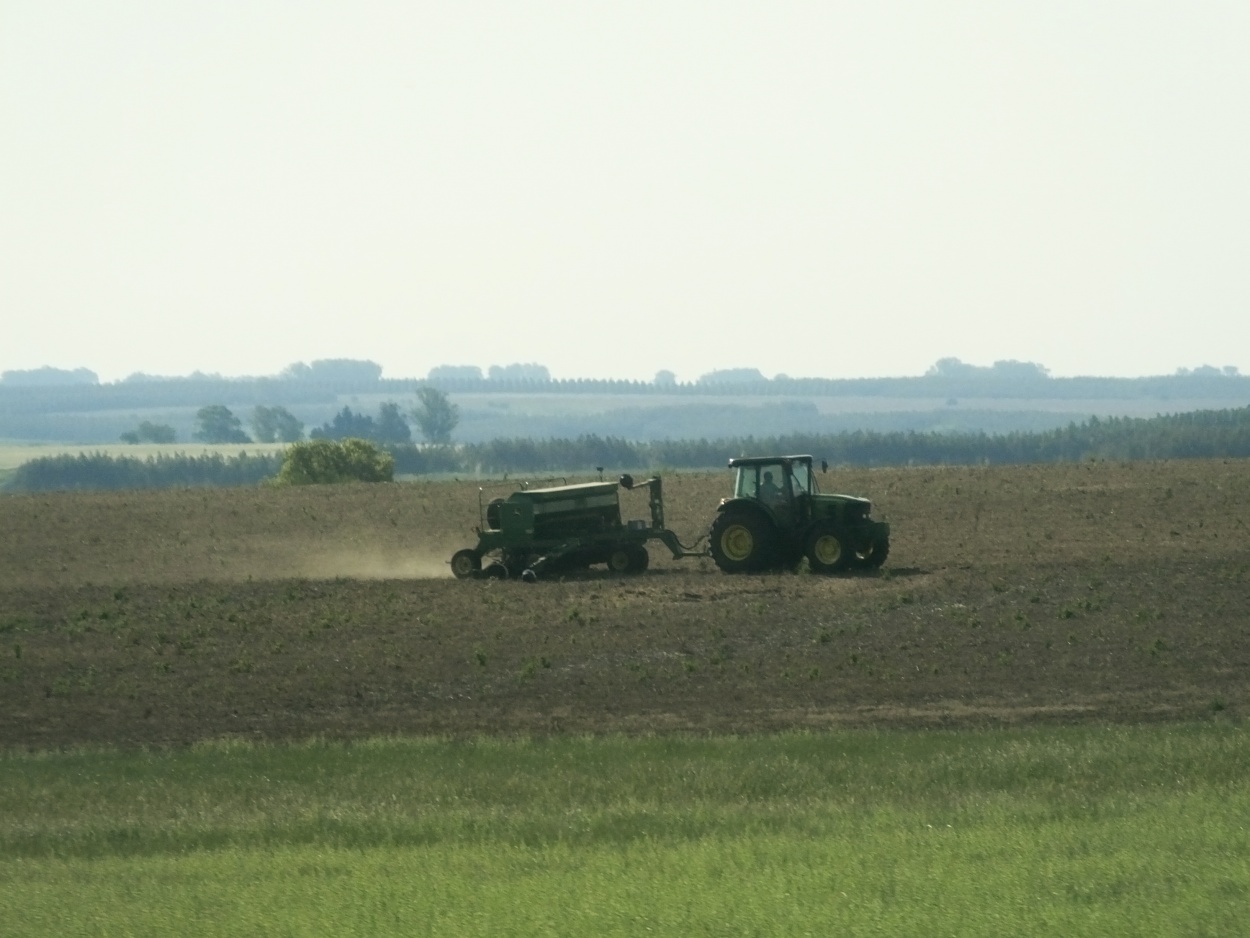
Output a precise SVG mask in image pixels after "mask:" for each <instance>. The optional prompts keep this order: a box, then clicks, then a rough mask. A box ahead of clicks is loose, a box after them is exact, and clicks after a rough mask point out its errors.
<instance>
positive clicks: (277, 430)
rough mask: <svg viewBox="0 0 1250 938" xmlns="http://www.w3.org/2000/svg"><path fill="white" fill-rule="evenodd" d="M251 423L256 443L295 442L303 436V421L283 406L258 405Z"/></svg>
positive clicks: (253, 412)
mask: <svg viewBox="0 0 1250 938" xmlns="http://www.w3.org/2000/svg"><path fill="white" fill-rule="evenodd" d="M251 424H252V434H253V435H254V436H255V437H256V442H257V443H295V442H297V441H299V440H302V439H303V438H304V424H303V422H302V421H300V420H299V419H298V418H297V417H296V416H295V415H294V414H293V413H291V412H290V411H289V410H287V409H286V408H285V407H264V406H260V405H258V406H257V407H256V409H255V410H253V411H252V419H251Z"/></svg>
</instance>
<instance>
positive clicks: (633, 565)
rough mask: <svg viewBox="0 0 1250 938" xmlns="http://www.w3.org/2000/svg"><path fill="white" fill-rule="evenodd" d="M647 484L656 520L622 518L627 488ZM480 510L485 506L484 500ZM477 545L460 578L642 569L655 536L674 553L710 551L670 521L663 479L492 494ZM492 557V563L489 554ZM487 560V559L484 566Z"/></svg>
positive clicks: (458, 571)
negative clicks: (689, 543) (689, 541)
mask: <svg viewBox="0 0 1250 938" xmlns="http://www.w3.org/2000/svg"><path fill="white" fill-rule="evenodd" d="M635 488H645V489H647V492H648V496H649V497H648V506H649V508H650V510H651V518H650V520H649V521H647V520H638V521H622V520H621V498H620V493H621V489H625V490H627V491H628V490H632V489H635ZM479 510H481V506H480V505H479ZM481 513H482V515H483V521H484V522H485V523H484V524H483V525H482V526H480V527H478V528H477V529H476V531H477V535H478V540H477V546H476V547H470V548H465V549H464V550H460V551H457V552H456V553H455V554H454V555H453V556H452V558H451V572H452V573H453V574H454V575H455V576H456V577H457V578H458V579H467V578H469V577H489V578H493V579H507V578H509V577H514V576H520V577H521V579H523V580H525V581H527V582H534V581H535V580H537V579H538V578H539V577H540V576H543V575H546V574H551V573H561V572H570V571H574V570H581V569H586V568H587V567H589V566H591V565H592V564H598V563H602V564H606V565H607V567H608V569H609V570H611V571H612V572H614V573H641V572H642V571H643V570H646V569H647V566H648V564H649V563H650V555H649V554H648V553H647V542H648V541H653V540H654V541H659V542H660V543H661V544H663V545H664V546H665V547H667V548H668V549H669V551H670V552H671V553H672V555H673V557H674V558H680V557H703V556H706V554H707V552H706V551H704V550H696V549H695V548H693V547H686V546H684V545H683V544H682V543H681V541H679V540H678V539H677V535H676V534H674V533H673V532H672V531H670V530H669V529H668V528H667V527H665V526H664V497H663V486H662V484H661V482H660V479H659V477H658V476H656V477H654V478H650V479H646V480H645V481H642V482H637V483H635V481H634V479H633V477H632V476H629V475H623V476H621V478H620V480H619V481H617V482H584V483H580V484H576V485H559V486H553V487H550V488H534V489H531V488H524V489H521V490H520V491H518V492H513V493H512V494H510V495H509V496H508V497H507V498H495V499H492V500H491V501H490V502H489V503H488V504H487V505H486V506H485V509H484V511H481ZM488 557H490V558H492V559H490V560H489V562H486V559H487V558H488ZM484 562H485V563H484Z"/></svg>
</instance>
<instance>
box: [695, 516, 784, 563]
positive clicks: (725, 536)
mask: <svg viewBox="0 0 1250 938" xmlns="http://www.w3.org/2000/svg"><path fill="white" fill-rule="evenodd" d="M711 551H712V559H713V560H715V561H716V566H718V567H720V568H721V569H722V570H723V571H725V572H726V573H747V572H749V571H752V570H763V569H765V568H766V567H768V566H770V565H772V564H773V563H774V562H775V560H776V557H775V551H774V549H773V531H772V527H771V525H770V524H769V523H768V522H767V521H766V520H765V519H764V518H762V517H760V516H759V515H757V514H754V513H750V512H728V513H726V514H723V515H720V516H719V517H718V518H717V519H716V520H715V521H713V522H712V535H711Z"/></svg>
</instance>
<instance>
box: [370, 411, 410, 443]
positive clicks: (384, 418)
mask: <svg viewBox="0 0 1250 938" xmlns="http://www.w3.org/2000/svg"><path fill="white" fill-rule="evenodd" d="M373 438H374V439H375V440H377V441H378V442H379V443H411V442H412V430H411V429H410V428H409V427H408V421H407V420H405V419H404V415H403V414H401V413H400V412H399V405H398V404H396V403H395V402H394V401H387V402H386V403H385V404H383V405H382V406H381V407H379V408H378V419H377V421H376V423H375V425H374V436H373Z"/></svg>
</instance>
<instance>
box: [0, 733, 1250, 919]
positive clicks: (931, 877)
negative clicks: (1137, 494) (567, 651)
mask: <svg viewBox="0 0 1250 938" xmlns="http://www.w3.org/2000/svg"><path fill="white" fill-rule="evenodd" d="M1248 742H1250V740H1248V739H1247V733H1246V731H1245V728H1244V727H1243V726H1241V725H1240V724H1237V723H1234V722H1212V723H1207V724H1190V725H1175V724H1173V725H1166V726H1162V725H1161V726H1137V727H1090V726H1086V727H1071V728H1042V729H1027V730H995V731H963V732H942V731H938V732H935V731H929V732H913V731H907V732H904V731H888V732H873V731H850V732H840V733H834V734H788V735H780V736H752V737H709V738H693V737H648V738H640V739H630V738H625V737H606V738H568V737H564V738H554V739H549V740H530V741H502V740H477V741H402V740H378V741H371V742H365V743H358V744H354V745H340V744H328V743H308V744H303V745H294V746H271V747H270V746H254V745H251V744H242V743H212V744H203V745H200V746H196V747H193V748H190V749H182V750H163V751H131V752H115V751H104V752H67V753H42V754H23V753H9V754H7V755H4V756H0V922H3V923H4V928H3V931H4V933H5V934H6V935H14V936H17V935H44V934H47V935H53V934H55V935H112V934H119V935H169V934H183V935H232V936H233V935H239V934H265V935H329V934H332V935H370V936H375V935H414V934H422V935H458V936H459V935H535V934H541V935H638V934H659V935H683V936H686V935H804V934H814V935H835V934H836V935H986V936H995V938H998V936H1002V935H1085V936H1088V935H1134V936H1141V935H1234V934H1243V933H1244V928H1245V922H1246V921H1250V771H1248V770H1250V746H1248V745H1247V743H1248Z"/></svg>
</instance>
